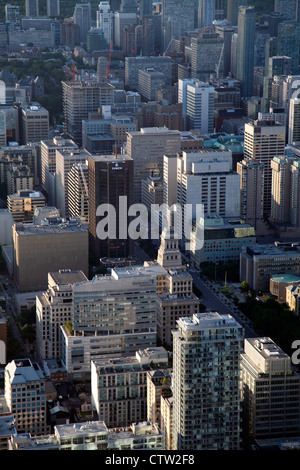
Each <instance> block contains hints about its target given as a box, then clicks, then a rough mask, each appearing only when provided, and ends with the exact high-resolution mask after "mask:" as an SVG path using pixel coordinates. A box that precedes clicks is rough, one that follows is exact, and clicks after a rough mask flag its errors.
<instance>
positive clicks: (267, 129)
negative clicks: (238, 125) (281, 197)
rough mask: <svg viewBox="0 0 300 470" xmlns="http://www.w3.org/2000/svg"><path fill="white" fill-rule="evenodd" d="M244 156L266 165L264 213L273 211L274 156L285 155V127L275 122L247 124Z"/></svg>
mask: <svg viewBox="0 0 300 470" xmlns="http://www.w3.org/2000/svg"><path fill="white" fill-rule="evenodd" d="M244 136H245V138H244V155H245V157H250V158H251V159H255V160H258V161H259V162H261V163H264V181H263V190H264V195H263V198H264V199H263V201H264V202H263V212H264V214H265V215H267V214H270V211H271V187H272V169H271V160H272V158H273V157H274V155H277V156H282V155H284V148H285V126H282V125H280V124H279V123H277V122H275V121H254V122H253V123H247V124H245V132H244Z"/></svg>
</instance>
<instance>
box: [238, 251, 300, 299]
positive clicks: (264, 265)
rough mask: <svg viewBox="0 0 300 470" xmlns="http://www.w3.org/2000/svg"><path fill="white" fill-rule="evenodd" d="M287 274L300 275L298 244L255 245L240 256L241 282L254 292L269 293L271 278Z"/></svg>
mask: <svg viewBox="0 0 300 470" xmlns="http://www.w3.org/2000/svg"><path fill="white" fill-rule="evenodd" d="M287 273H289V274H295V275H298V274H300V245H299V243H298V242H285V243H283V242H282V243H281V242H275V243H274V244H273V245H271V244H268V245H259V244H255V245H253V246H248V247H245V249H244V250H243V251H242V252H241V254H240V280H241V281H246V282H247V283H248V284H249V286H250V287H251V288H252V289H254V290H257V291H258V290H261V291H263V292H269V286H270V278H271V277H272V276H274V275H282V274H287Z"/></svg>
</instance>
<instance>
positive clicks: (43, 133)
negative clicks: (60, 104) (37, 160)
mask: <svg viewBox="0 0 300 470" xmlns="http://www.w3.org/2000/svg"><path fill="white" fill-rule="evenodd" d="M22 127H23V143H24V144H28V143H30V142H39V141H41V140H44V139H48V138H49V112H48V111H47V109H45V108H43V106H41V105H40V104H39V103H32V105H30V106H27V107H25V108H23V109H22Z"/></svg>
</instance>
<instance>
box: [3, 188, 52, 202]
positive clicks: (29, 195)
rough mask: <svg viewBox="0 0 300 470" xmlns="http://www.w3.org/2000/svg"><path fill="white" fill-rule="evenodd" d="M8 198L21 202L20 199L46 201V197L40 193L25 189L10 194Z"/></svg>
mask: <svg viewBox="0 0 300 470" xmlns="http://www.w3.org/2000/svg"><path fill="white" fill-rule="evenodd" d="M8 197H9V199H10V200H12V201H13V200H20V199H43V200H45V201H46V198H45V196H44V195H43V193H41V192H40V191H30V190H28V191H27V190H24V189H20V190H18V192H17V193H15V194H10V195H9V196H8Z"/></svg>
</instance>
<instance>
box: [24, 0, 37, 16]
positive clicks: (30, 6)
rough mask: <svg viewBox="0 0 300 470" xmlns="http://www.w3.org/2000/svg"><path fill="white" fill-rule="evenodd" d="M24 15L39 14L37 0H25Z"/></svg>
mask: <svg viewBox="0 0 300 470" xmlns="http://www.w3.org/2000/svg"><path fill="white" fill-rule="evenodd" d="M25 11H26V16H39V0H25Z"/></svg>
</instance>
